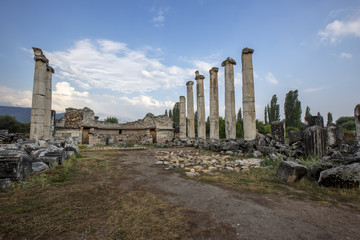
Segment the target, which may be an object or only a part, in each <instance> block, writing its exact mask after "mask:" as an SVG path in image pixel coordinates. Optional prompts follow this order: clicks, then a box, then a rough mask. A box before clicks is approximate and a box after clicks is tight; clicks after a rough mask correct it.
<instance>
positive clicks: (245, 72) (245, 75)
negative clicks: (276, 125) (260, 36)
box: [241, 48, 256, 140]
mask: <svg viewBox="0 0 360 240" xmlns="http://www.w3.org/2000/svg"><path fill="white" fill-rule="evenodd" d="M253 52H254V50H253V49H250V48H244V49H243V50H242V55H241V62H242V79H243V87H242V89H243V116H244V117H243V119H244V139H245V140H254V139H255V138H256V116H255V91H254V73H253V63H252V54H253Z"/></svg>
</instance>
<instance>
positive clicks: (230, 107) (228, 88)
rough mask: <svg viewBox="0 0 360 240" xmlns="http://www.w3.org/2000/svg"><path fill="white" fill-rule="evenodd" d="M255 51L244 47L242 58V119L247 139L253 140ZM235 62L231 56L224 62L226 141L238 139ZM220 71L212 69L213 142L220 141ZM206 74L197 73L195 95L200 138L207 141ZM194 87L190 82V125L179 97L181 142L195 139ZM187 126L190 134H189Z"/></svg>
mask: <svg viewBox="0 0 360 240" xmlns="http://www.w3.org/2000/svg"><path fill="white" fill-rule="evenodd" d="M253 52H254V50H253V49H249V48H244V49H243V51H242V56H241V63H242V81H243V115H244V117H243V119H244V124H243V126H244V139H245V140H253V139H255V137H256V122H255V121H256V116H255V92H254V75H253V65H252V54H253ZM234 65H236V62H235V60H234V59H232V58H230V57H228V58H227V59H226V60H225V61H223V62H222V64H221V66H222V67H225V134H226V139H236V111H235V87H234ZM218 71H219V69H218V68H216V67H213V68H211V69H210V71H209V74H210V117H209V118H210V139H219V94H218ZM204 79H205V77H204V75H200V74H199V71H196V72H195V80H196V96H197V114H198V115H197V124H198V138H201V139H206V123H205V121H206V120H205V99H204ZM193 84H194V82H192V81H189V82H187V83H186V86H187V99H188V101H187V125H186V115H185V97H184V96H180V135H179V138H180V139H184V138H186V137H188V138H190V139H191V138H195V126H194V100H193ZM186 126H187V129H188V131H187V135H186Z"/></svg>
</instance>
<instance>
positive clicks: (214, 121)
mask: <svg viewBox="0 0 360 240" xmlns="http://www.w3.org/2000/svg"><path fill="white" fill-rule="evenodd" d="M218 71H219V69H218V68H216V67H213V68H211V69H210V71H209V73H210V116H209V118H210V139H219V92H218V88H219V87H218Z"/></svg>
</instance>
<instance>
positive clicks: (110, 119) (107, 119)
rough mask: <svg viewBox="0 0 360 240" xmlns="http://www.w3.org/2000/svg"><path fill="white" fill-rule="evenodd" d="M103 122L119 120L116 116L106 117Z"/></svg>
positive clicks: (116, 121) (117, 121)
mask: <svg viewBox="0 0 360 240" xmlns="http://www.w3.org/2000/svg"><path fill="white" fill-rule="evenodd" d="M104 122H106V123H119V120H118V119H117V118H116V117H107V118H106V119H105V121H104Z"/></svg>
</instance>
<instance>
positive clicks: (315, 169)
mask: <svg viewBox="0 0 360 240" xmlns="http://www.w3.org/2000/svg"><path fill="white" fill-rule="evenodd" d="M335 166H338V164H336V163H334V162H332V161H331V160H330V159H328V158H322V159H320V160H319V161H317V162H316V163H315V164H314V165H312V166H311V168H310V171H309V172H310V176H311V177H312V178H314V179H316V180H318V179H319V177H320V173H321V172H322V171H325V170H328V169H330V168H333V167H335Z"/></svg>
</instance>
